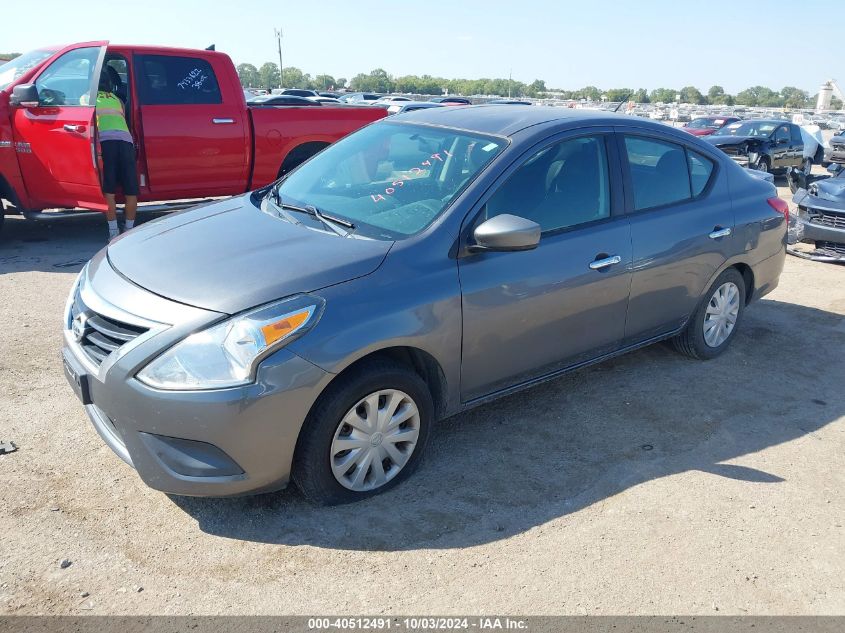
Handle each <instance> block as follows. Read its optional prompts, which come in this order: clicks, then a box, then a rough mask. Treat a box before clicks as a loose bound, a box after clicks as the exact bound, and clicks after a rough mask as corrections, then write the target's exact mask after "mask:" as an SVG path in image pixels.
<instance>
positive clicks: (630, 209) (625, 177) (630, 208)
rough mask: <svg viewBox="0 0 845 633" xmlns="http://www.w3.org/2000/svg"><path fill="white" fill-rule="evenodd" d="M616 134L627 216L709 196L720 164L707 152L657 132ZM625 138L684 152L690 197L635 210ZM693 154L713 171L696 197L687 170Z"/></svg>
mask: <svg viewBox="0 0 845 633" xmlns="http://www.w3.org/2000/svg"><path fill="white" fill-rule="evenodd" d="M615 134H616V147H617V152H618V153H619V160H620V162H621V164H622V172H623V173H622V183H623V186H624V189H625V211H626V213H627V214H628V215H638V214H641V213H651V212H653V211H662V210H663V209H668V208H670V207H671V208H677V207H683V206H686V205H688V204H691V203H693V202H699V201H701V200H702V199H704V198H707V197H708V196H709V195H710V192H711V191H712V190H713V187H715V183H716V180H717V179H718V175H719V173H721V164H720V161H719V160H718V159H716V158H714V157H712V156H709V155H708V153H707V152H705V151H703V150H702V149H700V148H698V147H691V146H690V145H689V144H688V143H685V142H684V140H682V139H679V138H676V137H675V136H672V135H671V134H662V133H661V132H659V131H654V132H652V131H651V130H642V129H634V128H621V127H620V128H617V129H616V130H615ZM626 136H636V137H640V138H644V139H646V140H654V141H658V142H662V143H671V144H672V145H678V146H679V147H681V148H682V149H683V150H684V157H685V158H686V163H687V179H688V180H689V185H690V196H691V197H689V198H687V199H685V200H678V201H677V202H669V203H666V204H661V205H657V206H654V207H646V208H645V209H637V208H635V207H634V194H633V191H634V189H633V181H632V178H631V166H630V163H629V162H628V150H627V148H626V146H625V137H626ZM691 151H692V152H695V153H696V154H699V155H701V156H703V157H704V158H706V159H708V160H709V161H710V162H711V163H713V171H712V172H710V179H709V180H708V181H707V184H706V185H705V186H704V189H702V190H701V193H699V194H698V195H697V196H693V195H692V173H691V172H690V168H689V152H691Z"/></svg>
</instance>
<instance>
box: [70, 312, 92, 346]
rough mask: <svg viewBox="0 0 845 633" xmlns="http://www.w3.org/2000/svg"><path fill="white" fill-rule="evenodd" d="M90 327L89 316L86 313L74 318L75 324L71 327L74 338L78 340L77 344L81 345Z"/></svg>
mask: <svg viewBox="0 0 845 633" xmlns="http://www.w3.org/2000/svg"><path fill="white" fill-rule="evenodd" d="M87 326H88V315H87V314H85V313H84V312H80V313H79V314H77V315H76V316H75V317H73V322H72V323H71V325H70V329H71V331H72V332H73V338H74V339H76V342H77V343H79V342H80V341H81V340H82V339H83V337H84V336H85V330H86V329H87Z"/></svg>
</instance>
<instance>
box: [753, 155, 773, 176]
mask: <svg viewBox="0 0 845 633" xmlns="http://www.w3.org/2000/svg"><path fill="white" fill-rule="evenodd" d="M771 168H772V166H771V165H770V164H769V159H768V158H766V157H765V156H764V157H762V158H758V159H757V162H756V163H754V169H756V170H757V171H762V172H764V173H768V172H769V171H770V170H771Z"/></svg>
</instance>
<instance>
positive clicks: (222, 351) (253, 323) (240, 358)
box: [137, 295, 325, 390]
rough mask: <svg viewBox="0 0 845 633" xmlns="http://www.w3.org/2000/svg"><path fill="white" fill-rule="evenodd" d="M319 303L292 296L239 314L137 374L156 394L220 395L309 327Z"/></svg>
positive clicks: (308, 297) (247, 380) (248, 377)
mask: <svg viewBox="0 0 845 633" xmlns="http://www.w3.org/2000/svg"><path fill="white" fill-rule="evenodd" d="M324 305H325V302H324V301H323V299H321V298H319V297H314V296H311V295H298V296H295V297H291V298H290V299H285V300H283V301H278V302H276V303H271V304H269V305H266V306H263V307H261V308H258V309H256V310H252V311H250V312H246V313H244V314H239V315H238V316H235V317H232V318H231V319H228V320H226V321H224V322H223V323H218V324H217V325H215V326H213V327H210V328H208V329H207V330H202V331H201V332H197V333H195V334H191V335H190V336H189V337H187V338H186V339H184V340H182V341H181V342H179V343H177V344H176V345H174V346H173V347H171V348H170V349H169V350H167V351H166V352H165V353H164V354H162V355H161V356H159V357H158V358H156V359H155V360H154V361H152V362H151V363H150V364H149V365H147V366H146V367H144V369H142V370H141V371H140V372H138V374H137V378H138V380H140V381H141V382H143V383H145V384H147V385H149V386H151V387H155V388H156V389H170V390H197V389H221V388H224V387H235V386H238V385H245V384H248V383H250V382H252V381H253V379H254V378H255V368H256V367H257V365H258V363H259V362H260V361H261V359H263V358H264V357H265V356H267V355H268V354H270V353H272V352H273V351H275V350H277V349H279V348H280V347H282V346H283V345H286V344H287V343H289V342H290V341H291V340H293V339H294V338H296V337H299V336H302V335H303V334H304V333H305V332H307V331H308V330H309V329H311V328H312V327H314V325H315V324H316V323H317V321H318V320H319V318H320V315H321V313H322V311H323V306H324Z"/></svg>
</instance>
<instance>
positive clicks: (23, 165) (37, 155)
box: [13, 42, 108, 209]
mask: <svg viewBox="0 0 845 633" xmlns="http://www.w3.org/2000/svg"><path fill="white" fill-rule="evenodd" d="M107 44H108V42H87V43H85V44H78V45H75V46H72V47H68V48H67V49H65V50H63V51H60V52H59V53H58V54H57V55H56V56H55V58H54V59H53V61H52V62H50V63H49V64H47V65H46V66H45V67H44V69H43V70H42V71H41V72H40V73H39V74H38V75H37V76H36V77H35V80H34V84H35V87H36V89H37V90H38V104H37V105H33V106H18V107H15V110H14V114H13V120H14V126H13V127H14V140H15V150H16V152H17V156H18V164H19V165H20V170H21V175H22V176H23V180H24V183H25V185H26V188H27V192H28V193H29V196H30V200H31V204H32V206H33V207H34V208H50V207H77V206H78V207H85V208H90V209H105V208H106V206H105V204H106V203H105V200H104V198H103V194H102V192H101V190H100V173H99V166H98V161H97V134H96V125H95V124H96V121H95V118H94V110H95V105H96V100H97V84H98V81H99V77H100V69H101V67H102V64H103V57H104V56H105V52H106V45H107Z"/></svg>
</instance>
